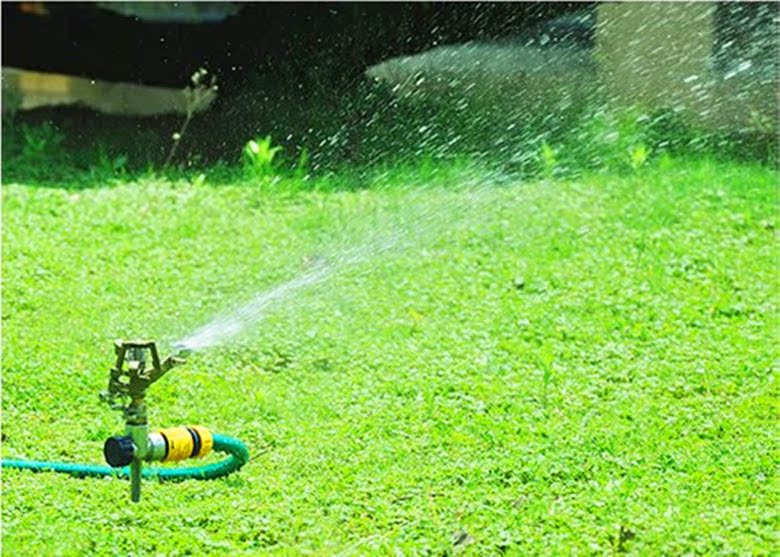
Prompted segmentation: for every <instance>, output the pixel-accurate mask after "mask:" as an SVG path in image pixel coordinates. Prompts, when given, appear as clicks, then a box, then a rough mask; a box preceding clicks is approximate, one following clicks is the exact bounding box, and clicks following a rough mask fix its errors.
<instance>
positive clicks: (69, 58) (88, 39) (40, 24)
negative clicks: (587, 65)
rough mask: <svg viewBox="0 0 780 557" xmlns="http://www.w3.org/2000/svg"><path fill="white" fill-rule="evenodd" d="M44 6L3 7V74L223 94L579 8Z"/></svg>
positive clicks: (496, 32) (345, 71)
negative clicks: (190, 12)
mask: <svg viewBox="0 0 780 557" xmlns="http://www.w3.org/2000/svg"><path fill="white" fill-rule="evenodd" d="M45 6H46V9H47V10H48V11H49V15H47V16H37V15H32V14H29V13H24V12H23V11H22V10H20V9H19V5H18V3H12V2H4V3H3V4H2V10H3V65H7V66H14V67H19V68H24V69H31V70H41V71H52V72H60V73H68V74H72V75H79V76H83V77H93V78H99V79H106V80H112V81H132V82H138V83H145V84H154V85H171V86H184V85H186V84H187V82H188V79H189V77H190V76H191V75H192V73H193V72H194V71H195V70H196V69H197V68H199V67H201V66H205V67H206V68H207V69H208V70H210V71H211V72H212V73H214V74H216V75H217V76H218V78H219V80H220V83H222V84H224V85H226V86H229V87H230V86H232V85H235V84H236V83H237V82H240V81H241V76H242V75H244V74H246V73H247V72H252V71H259V72H263V71H273V70H274V68H276V67H279V66H284V65H291V66H294V67H296V68H305V69H306V70H308V71H312V70H313V69H318V70H323V69H331V70H332V71H333V72H336V71H337V73H338V75H339V77H340V78H341V79H345V80H347V81H348V80H350V79H353V78H355V77H358V76H360V75H362V72H363V71H364V70H365V68H366V67H367V66H369V65H371V64H374V63H377V62H380V61H382V60H384V59H386V58H388V57H392V56H396V55H400V54H411V53H416V52H420V51H423V50H426V49H427V48H430V47H432V46H434V45H441V44H448V43H458V42H463V41H467V40H474V39H496V38H506V37H512V36H513V35H519V34H520V33H522V32H523V31H524V30H526V29H529V28H531V27H533V26H534V25H536V24H539V23H540V22H542V21H544V20H547V19H550V18H552V17H556V16H559V15H562V14H565V13H567V12H570V11H572V10H577V9H582V8H583V7H584V6H586V4H582V3H573V2H546V3H530V2H526V3H481V2H477V3H465V2H464V3H454V2H453V3H431V2H418V3H397V2H393V3H324V2H323V3H247V4H244V5H243V7H242V9H241V11H240V12H239V13H238V14H237V15H235V16H231V17H229V18H227V19H226V20H224V21H222V22H218V23H201V24H170V23H155V22H149V21H143V20H140V19H137V18H133V17H126V16H122V15H119V14H115V13H113V12H109V11H106V10H103V9H100V8H98V7H97V6H96V5H94V4H89V3H48V4H45ZM321 66H328V68H322V67H321ZM288 73H289V72H286V76H288V75H287V74H288ZM288 77H289V76H288Z"/></svg>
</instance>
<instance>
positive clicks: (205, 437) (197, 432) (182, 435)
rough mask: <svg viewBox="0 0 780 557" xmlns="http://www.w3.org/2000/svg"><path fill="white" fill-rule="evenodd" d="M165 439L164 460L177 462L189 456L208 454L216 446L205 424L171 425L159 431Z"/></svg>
mask: <svg viewBox="0 0 780 557" xmlns="http://www.w3.org/2000/svg"><path fill="white" fill-rule="evenodd" d="M157 433H159V434H160V435H161V436H162V438H163V439H164V440H165V445H166V451H165V457H164V458H163V459H162V461H163V462H176V461H178V460H185V459H187V458H196V457H201V456H206V455H207V454H209V453H210V452H211V449H212V447H213V446H214V438H213V437H212V435H211V432H210V431H209V430H208V429H206V428H205V427H203V426H199V425H195V426H191V427H184V426H182V427H169V428H166V429H161V430H160V431H158V432H157Z"/></svg>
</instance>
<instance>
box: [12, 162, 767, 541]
mask: <svg viewBox="0 0 780 557" xmlns="http://www.w3.org/2000/svg"><path fill="white" fill-rule="evenodd" d="M412 177H413V173H409V172H400V171H399V172H397V173H395V174H393V173H390V174H386V175H384V176H383V177H376V178H366V183H365V185H366V186H369V187H368V188H367V189H365V190H360V191H338V190H336V191H330V192H325V191H320V192H318V191H299V192H295V191H282V192H281V193H280V192H276V193H269V192H267V191H264V190H263V189H262V188H258V187H253V186H252V185H250V184H242V185H236V186H214V185H209V184H208V183H205V184H201V183H198V184H188V183H170V182H164V181H154V180H146V181H141V182H139V183H121V184H111V185H104V184H100V183H96V184H94V187H92V188H87V189H82V190H68V189H53V188H43V187H35V186H33V185H28V184H6V185H5V186H4V188H3V261H2V274H3V301H2V315H3V340H2V343H3V385H2V386H3V392H2V409H3V424H2V425H3V439H4V443H3V456H4V457H6V458H31V459H38V460H61V461H68V462H85V463H86V462H89V463H99V462H100V461H101V460H102V453H101V449H102V443H103V440H104V439H105V438H106V437H108V436H109V435H112V434H116V433H121V432H122V430H123V424H122V420H121V416H120V415H119V414H118V413H116V412H113V411H111V410H109V408H108V407H107V406H106V405H104V404H102V403H101V402H99V400H98V393H99V392H100V391H101V390H102V389H103V388H104V387H105V385H106V383H107V380H108V370H109V368H110V366H111V365H112V363H113V359H112V358H113V352H112V346H111V343H112V341H113V339H115V338H133V337H148V338H152V339H157V340H158V341H159V342H160V343H161V344H162V346H163V347H164V350H165V351H167V350H168V347H169V346H170V345H171V343H172V342H174V341H176V340H177V339H179V338H181V337H182V336H185V335H187V334H188V333H190V332H192V331H193V330H194V329H196V328H197V327H199V326H201V325H203V324H204V323H206V322H208V320H209V319H211V318H212V317H213V316H214V315H216V314H218V313H219V312H221V311H224V310H225V309H229V308H231V307H234V306H236V305H238V304H240V303H241V302H242V301H244V300H246V299H250V298H252V296H254V295H255V294H256V293H258V292H260V291H262V290H263V289H266V288H270V287H272V286H274V285H276V284H278V283H280V282H282V281H285V280H288V279H291V278H293V277H295V276H296V275H297V274H298V273H300V272H303V271H305V269H306V268H307V266H310V265H311V262H312V261H315V260H319V259H321V258H323V257H324V258H325V260H328V261H333V262H335V269H336V271H337V272H335V273H334V275H333V277H332V279H331V280H328V281H327V282H324V283H321V284H319V285H315V286H314V287H311V288H309V289H302V290H300V291H297V292H295V293H294V294H295V295H294V296H291V297H290V298H289V299H288V300H285V301H283V302H282V303H279V304H277V305H275V306H273V307H271V308H270V311H269V312H268V313H267V315H266V316H265V319H264V320H263V321H262V322H261V323H259V324H258V326H257V327H255V328H253V329H252V330H250V331H248V332H247V333H246V334H244V335H242V336H240V337H238V338H237V339H235V341H234V342H232V343H230V344H228V345H224V346H217V347H213V348H210V349H207V350H203V351H201V352H197V353H195V354H194V355H193V356H192V357H191V358H190V360H189V362H188V364H187V365H186V366H183V367H181V368H177V369H176V370H175V371H174V372H172V373H171V374H170V375H168V376H166V377H165V378H163V379H162V380H161V381H160V382H159V383H158V384H155V385H154V386H153V387H152V389H151V391H150V396H149V397H148V403H149V405H150V412H151V415H150V418H151V423H152V427H167V426H174V425H179V424H189V423H196V424H203V425H205V426H208V427H211V428H212V429H213V430H214V431H217V432H219V433H224V434H226V435H231V436H236V437H238V438H240V439H242V440H243V441H244V442H246V443H247V445H248V446H249V449H250V452H251V453H252V457H253V458H252V460H251V461H250V462H249V463H248V464H247V465H246V466H245V467H244V468H243V469H242V470H241V471H240V472H239V473H237V474H235V475H233V476H230V477H228V478H226V479H223V480H217V481H213V482H197V481H189V482H186V483H179V484H173V483H155V482H152V481H147V482H145V484H144V491H143V498H142V500H141V502H140V503H139V504H137V505H133V504H131V503H130V501H129V484H128V483H127V482H125V481H120V480H79V479H73V478H70V477H67V476H63V475H58V474H51V473H48V474H33V473H27V472H19V471H8V470H6V471H4V472H3V504H2V544H3V550H4V553H5V554H6V555H9V556H10V555H59V554H62V555H86V554H100V555H112V554H116V555H146V554H166V555H201V554H212V555H242V554H246V555H251V554H256V553H260V552H278V553H280V554H290V553H293V554H297V553H302V552H311V553H314V554H336V553H338V554H344V555H363V554H366V553H388V554H389V553H393V552H394V550H396V549H400V550H401V551H403V552H406V553H428V552H430V553H435V554H441V553H458V552H461V551H466V552H473V553H474V554H482V553H485V554H500V553H509V554H518V555H526V554H550V555H566V554H572V553H574V554H591V553H597V554H604V553H612V552H624V551H625V552H628V553H631V554H637V555H647V554H684V553H693V554H770V553H772V551H773V550H775V549H776V547H777V546H776V545H775V540H776V538H775V531H776V526H777V510H776V507H777V483H776V481H777V480H776V477H775V469H776V454H777V453H776V438H777V433H778V431H777V426H776V423H777V422H776V420H777V398H776V394H777V393H776V388H775V386H774V383H773V380H774V373H773V363H774V361H775V359H776V358H777V355H778V354H777V350H776V348H775V345H776V340H777V329H776V315H777V314H776V302H777V292H778V289H777V287H778V274H777V257H778V250H777V247H776V245H777V244H776V230H775V226H776V225H777V212H776V207H777V206H776V202H777V197H776V195H777V178H778V176H777V174H776V172H774V171H773V170H770V169H766V168H762V167H758V166H748V165H737V164H725V163H723V164H719V163H712V162H707V161H687V162H680V161H678V162H674V161H672V162H669V161H667V162H666V164H662V165H657V166H654V167H653V168H648V169H645V170H643V171H642V172H640V173H636V174H632V175H623V176H618V175H594V176H591V177H585V178H582V179H579V180H573V181H560V182H558V181H545V180H541V181H538V182H533V183H517V182H513V181H512V180H511V179H508V178H506V177H504V178H500V177H496V176H494V175H491V174H489V173H487V172H485V173H484V174H481V173H480V172H479V171H473V170H472V171H466V170H461V171H457V172H454V171H453V172H448V173H447V175H446V179H442V180H440V181H439V183H438V184H433V185H431V186H430V187H412V188H408V187H404V186H405V184H407V183H408V182H409V181H414V180H413V179H411V178H412ZM499 178H500V179H499ZM375 181H379V182H381V184H378V185H377V184H374V182H375ZM485 186H487V187H485ZM389 230H397V231H400V232H398V233H389V232H388V231H389ZM388 238H390V239H396V240H398V241H397V242H396V244H395V245H394V246H393V247H392V248H391V249H389V250H387V251H385V252H383V253H381V254H378V255H376V256H375V257H374V256H369V257H367V258H366V259H365V260H363V261H361V262H358V263H357V264H354V265H352V266H349V267H346V268H342V267H339V266H338V262H339V257H338V254H339V253H340V251H342V250H346V249H348V248H349V247H350V246H356V245H358V246H359V245H362V244H363V243H364V242H368V246H369V249H368V251H369V252H371V253H372V252H378V251H380V250H379V249H378V248H377V246H384V245H386V244H385V243H384V242H385V241H386V240H387V239H388Z"/></svg>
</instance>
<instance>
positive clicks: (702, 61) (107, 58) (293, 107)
mask: <svg viewBox="0 0 780 557" xmlns="http://www.w3.org/2000/svg"><path fill="white" fill-rule="evenodd" d="M2 10H3V11H2V15H3V23H2V30H3V38H2V40H3V60H2V64H3V115H4V120H3V123H4V126H3V139H4V142H3V143H4V145H3V156H4V159H5V161H6V163H7V164H6V165H4V166H5V168H4V171H5V174H6V177H7V178H8V177H11V178H13V177H16V176H19V175H20V174H19V173H22V174H23V173H29V172H34V170H33V169H32V168H29V167H32V166H34V165H30V164H23V161H21V160H20V159H19V158H18V157H19V156H20V155H21V154H22V153H23V152H24V151H25V149H26V151H27V154H28V155H29V154H30V153H31V152H33V151H35V145H40V144H44V145H45V148H46V149H47V150H48V155H52V154H53V150H54V149H55V146H56V149H58V150H59V149H61V150H62V152H61V158H62V165H61V171H62V172H67V169H68V168H70V167H73V168H74V169H80V170H83V169H84V168H91V167H94V166H95V165H96V164H98V165H102V166H103V167H106V168H108V169H109V170H111V169H113V170H122V171H131V170H138V169H149V168H160V167H165V168H169V169H170V168H179V169H181V168H196V169H197V168H207V167H213V165H215V164H216V165H226V166H230V165H231V164H236V163H240V161H241V158H242V148H243V147H244V146H245V145H246V144H247V141H248V140H250V139H251V138H258V137H268V136H270V138H271V142H273V144H274V145H276V146H279V147H280V148H281V149H282V154H280V156H279V160H280V161H281V160H284V161H286V163H285V164H286V165H287V166H289V167H290V168H293V167H296V166H297V167H300V164H301V158H302V157H303V158H304V159H305V161H304V162H305V166H306V168H307V171H311V172H317V171H321V170H332V169H336V168H344V167H349V168H353V169H354V168H359V167H363V166H366V165H375V164H377V163H383V162H393V161H399V160H408V159H415V158H419V157H423V156H424V157H430V158H434V159H438V158H445V159H447V158H457V157H469V158H476V159H479V160H482V161H485V162H488V163H490V164H495V165H499V166H501V167H502V169H505V170H508V171H516V172H521V173H534V172H538V171H539V170H540V168H541V167H543V166H544V161H543V159H544V157H543V155H542V154H540V153H541V151H540V149H541V148H542V146H543V145H569V146H568V147H567V148H566V149H565V151H566V152H569V153H571V157H572V158H577V161H574V160H572V161H571V162H570V163H569V164H560V165H558V166H559V167H560V169H559V170H560V171H561V172H564V171H566V169H569V170H571V169H574V168H580V167H589V168H594V167H598V166H600V165H604V164H606V163H607V160H608V159H609V156H608V154H607V155H605V154H604V153H601V154H598V153H595V154H594V153H577V152H576V151H578V148H577V147H576V145H578V144H582V143H591V144H592V143H594V137H593V136H594V134H596V135H597V136H598V137H596V141H595V143H599V141H600V139H599V137H600V138H601V139H604V137H602V136H605V137H607V138H608V137H609V136H610V134H613V135H614V133H617V134H618V135H620V134H621V133H622V134H623V136H626V135H627V134H629V135H630V134H632V133H641V134H643V141H644V142H645V143H646V144H647V150H648V152H650V151H652V152H653V153H656V154H658V153H660V152H662V151H664V150H674V149H676V150H698V151H702V150H705V151H708V152H709V151H711V152H717V153H719V154H720V155H729V156H731V155H733V156H736V157H740V158H753V159H757V160H762V161H770V162H771V161H774V160H776V155H775V153H776V145H777V142H776V137H777V133H776V131H777V106H778V87H777V85H778V57H777V52H778V21H779V19H778V5H777V4H776V3H761V2H756V3H673V4H665V3H637V4H632V3H625V4H595V3H570V2H527V3H431V2H420V3H234V2H200V3H175V2H158V3H140V2H105V3H103V2H92V3H48V2H6V3H3V6H2ZM194 91H195V92H197V91H200V92H201V93H202V94H198V95H195V96H194V98H193V92H194ZM183 119H186V124H184V126H182V124H183ZM182 127H184V133H182ZM594 127H595V128H599V129H598V130H594ZM599 134H600V135H599ZM628 141H629V142H632V141H633V140H631V139H630V138H629V139H628ZM607 142H608V141H607ZM173 143H175V144H176V145H175V147H173V145H172V144H173ZM602 143H603V141H602ZM32 144H34V145H33V146H32V147H31V145H32ZM172 147H173V148H172ZM621 148H622V147H621ZM172 150H173V153H172ZM14 161H18V163H19V164H13V163H14ZM25 167H28V168H25ZM47 175H48V176H51V175H52V173H51V172H48V174H47ZM54 178H55V179H59V177H58V176H56V173H55V176H54Z"/></svg>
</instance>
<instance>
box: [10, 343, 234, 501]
mask: <svg viewBox="0 0 780 557" xmlns="http://www.w3.org/2000/svg"><path fill="white" fill-rule="evenodd" d="M114 352H115V355H116V362H115V364H114V367H112V368H111V371H110V376H109V381H108V388H107V390H106V391H105V392H103V393H101V396H100V398H101V400H103V401H104V402H106V403H108V404H109V406H110V407H111V408H112V409H114V410H119V411H121V412H122V416H123V418H124V421H125V433H124V435H114V436H112V437H109V438H108V439H107V440H106V442H105V444H104V445H103V455H104V457H105V459H106V462H107V463H108V464H109V466H96V465H85V464H70V463H62V462H43V461H33V460H8V459H4V460H3V461H2V467H3V468H15V469H21V470H32V471H38V472H43V471H50V472H61V473H66V474H70V475H71V476H76V477H104V476H115V477H120V478H129V479H130V484H131V488H130V489H131V491H130V493H131V499H132V500H133V501H134V502H138V501H140V499H141V480H142V478H156V479H159V480H186V479H201V480H208V479H215V478H220V477H223V476H226V475H228V474H231V473H233V472H235V471H237V470H238V469H240V468H241V467H242V466H243V465H244V464H246V463H247V461H248V460H249V451H248V450H247V448H246V446H245V445H244V444H243V443H242V442H241V441H239V440H237V439H234V438H232V437H228V436H225V435H219V434H216V433H212V432H211V431H209V430H208V429H206V428H205V427H203V426H197V425H196V426H190V427H174V428H167V429H161V430H158V431H153V432H150V430H149V420H148V412H147V406H146V394H147V390H148V389H149V387H150V386H151V385H152V384H153V383H154V382H156V381H157V380H159V379H160V378H161V377H163V376H164V375H165V374H166V373H168V372H169V371H170V370H171V369H173V368H174V367H175V366H178V365H181V364H183V363H185V359H184V358H183V357H182V356H183V353H181V352H180V353H178V354H173V355H170V356H168V357H167V358H165V359H163V360H161V359H160V357H159V353H158V351H157V346H156V344H155V343H154V342H153V341H122V340H117V341H116V342H115V343H114ZM212 451H214V452H220V453H225V454H227V455H228V457H227V458H226V459H223V460H221V461H218V462H215V463H211V464H206V465H202V466H193V467H183V468H152V467H146V468H145V467H144V463H146V462H178V461H182V460H186V459H189V458H198V457H203V456H206V455H207V454H209V453H210V452H212Z"/></svg>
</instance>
